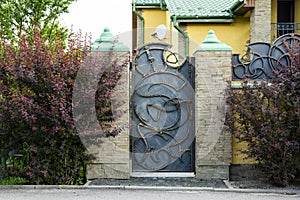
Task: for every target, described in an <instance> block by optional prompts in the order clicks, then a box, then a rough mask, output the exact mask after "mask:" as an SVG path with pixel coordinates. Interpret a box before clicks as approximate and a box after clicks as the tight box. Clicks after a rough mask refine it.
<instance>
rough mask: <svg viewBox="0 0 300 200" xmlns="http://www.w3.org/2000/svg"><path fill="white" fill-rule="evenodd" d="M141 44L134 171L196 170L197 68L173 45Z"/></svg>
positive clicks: (135, 75)
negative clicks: (195, 70) (195, 104)
mask: <svg viewBox="0 0 300 200" xmlns="http://www.w3.org/2000/svg"><path fill="white" fill-rule="evenodd" d="M169 48H170V45H168V44H164V43H150V44H146V45H144V46H143V47H141V48H140V49H139V50H138V52H137V55H136V58H135V63H134V65H133V89H134V91H133V95H132V115H133V123H134V124H133V126H132V137H131V156H132V170H133V172H193V171H194V129H195V128H194V81H193V80H194V68H193V65H192V64H191V62H190V61H189V60H191V58H187V59H185V58H184V57H182V56H180V55H178V54H176V53H173V52H171V51H170V50H169Z"/></svg>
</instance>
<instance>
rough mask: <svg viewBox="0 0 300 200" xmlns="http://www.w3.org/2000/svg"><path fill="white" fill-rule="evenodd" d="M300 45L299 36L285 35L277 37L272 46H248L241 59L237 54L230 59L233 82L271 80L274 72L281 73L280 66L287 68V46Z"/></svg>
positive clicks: (267, 44) (288, 61) (262, 43)
mask: <svg viewBox="0 0 300 200" xmlns="http://www.w3.org/2000/svg"><path fill="white" fill-rule="evenodd" d="M295 43H298V44H300V35H299V34H286V35H283V36H281V37H279V38H278V39H277V40H275V41H274V42H273V44H269V43H264V42H257V43H253V44H249V45H248V50H247V52H246V54H245V55H244V56H242V58H241V59H240V58H239V55H238V54H234V55H233V57H232V64H233V68H232V71H233V76H232V79H233V80H243V79H245V78H249V79H273V78H276V73H275V72H281V71H282V66H289V64H290V59H289V53H288V49H287V46H289V47H291V48H293V46H294V44H295Z"/></svg>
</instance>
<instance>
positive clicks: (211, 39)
mask: <svg viewBox="0 0 300 200" xmlns="http://www.w3.org/2000/svg"><path fill="white" fill-rule="evenodd" d="M198 50H200V51H201V50H202V51H203V50H204V51H231V50H232V48H231V47H230V46H228V45H227V44H225V43H223V42H221V41H220V40H219V39H218V37H217V36H216V34H215V32H214V31H213V30H210V31H208V34H207V36H206V38H205V39H204V40H203V41H202V43H201V45H200V46H199V47H198V48H197V49H196V51H198Z"/></svg>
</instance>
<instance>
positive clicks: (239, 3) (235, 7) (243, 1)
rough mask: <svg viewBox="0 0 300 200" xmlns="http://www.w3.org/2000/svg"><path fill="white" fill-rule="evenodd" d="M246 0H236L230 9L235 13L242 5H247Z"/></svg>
mask: <svg viewBox="0 0 300 200" xmlns="http://www.w3.org/2000/svg"><path fill="white" fill-rule="evenodd" d="M246 3H247V2H246V0H239V1H237V2H235V3H234V4H233V5H232V6H231V7H230V10H231V11H232V12H233V13H236V12H237V11H238V10H239V9H241V8H242V7H244V6H245V5H246Z"/></svg>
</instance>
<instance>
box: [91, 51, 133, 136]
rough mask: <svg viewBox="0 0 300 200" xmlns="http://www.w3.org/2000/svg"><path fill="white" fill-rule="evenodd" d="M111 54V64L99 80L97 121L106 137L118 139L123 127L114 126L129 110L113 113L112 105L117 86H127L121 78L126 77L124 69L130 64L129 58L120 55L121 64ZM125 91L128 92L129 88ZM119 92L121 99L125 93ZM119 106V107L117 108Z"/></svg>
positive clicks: (96, 100) (96, 97)
mask: <svg viewBox="0 0 300 200" xmlns="http://www.w3.org/2000/svg"><path fill="white" fill-rule="evenodd" d="M109 54H110V55H108V57H109V58H110V59H111V61H110V62H109V63H110V64H109V65H108V66H106V67H105V70H104V71H103V72H102V75H101V77H100V79H99V82H98V85H97V91H96V95H95V103H96V105H95V106H96V114H97V119H98V121H99V123H100V126H101V127H102V129H103V131H104V133H103V134H104V136H106V137H109V136H113V137H116V136H117V135H118V134H119V133H120V132H121V130H122V127H114V125H113V124H114V122H115V121H116V119H118V118H120V117H121V116H123V114H124V113H125V112H126V111H127V110H122V109H118V113H113V111H112V105H111V104H112V102H114V101H115V100H116V99H114V96H113V93H114V92H116V91H117V90H116V86H117V85H124V84H125V83H123V82H122V80H121V77H122V75H124V73H123V72H124V69H126V66H127V64H128V56H126V55H123V56H120V55H118V57H119V58H121V62H120V63H118V62H117V61H118V60H117V59H115V57H117V56H116V55H112V52H110V53H109ZM122 57H123V58H122ZM124 89H125V90H126V89H128V88H124ZM117 92H118V98H119V97H120V96H122V95H123V92H124V91H120V90H118V91H117ZM118 106H119V105H117V106H116V107H118Z"/></svg>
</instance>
